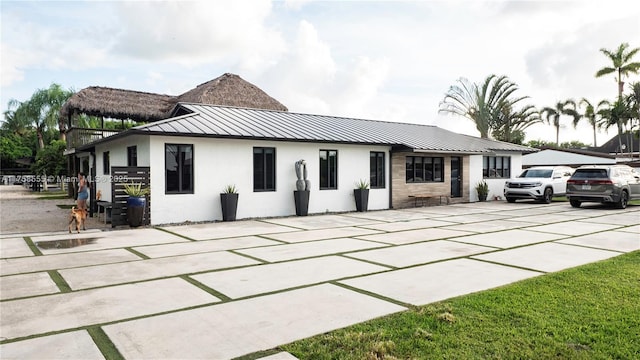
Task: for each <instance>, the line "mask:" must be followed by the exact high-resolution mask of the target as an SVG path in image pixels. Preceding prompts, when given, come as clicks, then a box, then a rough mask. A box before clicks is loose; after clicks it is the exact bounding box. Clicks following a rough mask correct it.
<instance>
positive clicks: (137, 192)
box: [124, 183, 150, 227]
mask: <svg viewBox="0 0 640 360" xmlns="http://www.w3.org/2000/svg"><path fill="white" fill-rule="evenodd" d="M124 192H125V193H126V194H127V195H129V198H128V199H127V222H128V223H129V226H131V227H138V226H140V225H142V220H143V218H144V209H145V205H146V203H147V195H149V192H150V191H149V188H148V187H142V184H141V183H126V184H124Z"/></svg>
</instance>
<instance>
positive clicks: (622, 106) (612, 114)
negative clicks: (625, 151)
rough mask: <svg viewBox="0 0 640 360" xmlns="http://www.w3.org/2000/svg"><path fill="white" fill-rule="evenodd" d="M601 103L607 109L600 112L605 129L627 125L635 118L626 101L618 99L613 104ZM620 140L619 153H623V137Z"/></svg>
mask: <svg viewBox="0 0 640 360" xmlns="http://www.w3.org/2000/svg"><path fill="white" fill-rule="evenodd" d="M601 103H602V104H603V105H606V107H605V108H603V109H601V110H599V111H598V114H599V115H600V116H602V118H603V119H604V120H605V122H604V123H603V127H604V128H605V129H609V128H610V127H611V126H614V125H615V126H619V127H621V126H622V125H621V124H624V123H626V122H627V121H628V120H629V119H631V118H632V117H633V116H634V114H633V111H632V109H631V108H629V107H628V106H627V104H626V103H625V102H624V99H618V100H616V101H615V102H614V103H613V104H612V103H610V102H609V101H606V100H604V101H602V102H601ZM618 140H619V141H620V144H619V147H618V151H619V152H622V141H621V140H622V139H621V137H618Z"/></svg>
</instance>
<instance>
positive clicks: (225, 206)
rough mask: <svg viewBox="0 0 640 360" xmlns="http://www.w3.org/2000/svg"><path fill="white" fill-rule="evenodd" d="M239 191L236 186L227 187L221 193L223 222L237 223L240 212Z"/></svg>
mask: <svg viewBox="0 0 640 360" xmlns="http://www.w3.org/2000/svg"><path fill="white" fill-rule="evenodd" d="M238 196H239V194H238V189H236V186H235V185H227V186H226V187H225V188H224V190H223V192H222V193H220V205H222V221H235V220H236V213H237V210H238Z"/></svg>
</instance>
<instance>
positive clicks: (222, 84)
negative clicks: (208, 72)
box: [178, 73, 288, 111]
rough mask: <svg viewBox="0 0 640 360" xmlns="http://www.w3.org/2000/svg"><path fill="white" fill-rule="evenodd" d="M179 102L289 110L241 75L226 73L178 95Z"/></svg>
mask: <svg viewBox="0 0 640 360" xmlns="http://www.w3.org/2000/svg"><path fill="white" fill-rule="evenodd" d="M178 101H179V102H190V103H197V104H208V105H224V106H234V107H244V108H252V109H262V110H279V111H287V110H288V109H287V107H286V106H284V105H282V104H281V103H280V102H279V101H278V100H276V99H274V98H272V97H271V96H269V95H267V93H265V92H264V91H262V90H260V88H258V87H257V86H255V85H253V84H251V83H249V82H247V81H245V80H243V79H242V78H240V76H238V75H235V74H229V73H226V74H224V75H222V76H220V77H218V78H216V79H213V80H211V81H207V82H206V83H203V84H200V85H198V86H197V87H196V88H195V89H192V90H189V91H187V92H186V93H184V94H182V95H180V96H178Z"/></svg>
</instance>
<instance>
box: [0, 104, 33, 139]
mask: <svg viewBox="0 0 640 360" xmlns="http://www.w3.org/2000/svg"><path fill="white" fill-rule="evenodd" d="M19 106H20V102H19V101H17V100H15V99H11V100H9V103H8V104H7V110H5V112H4V121H3V122H2V130H6V131H8V132H10V133H12V134H16V135H24V134H25V133H26V132H27V130H28V129H27V126H28V125H29V124H28V123H26V122H25V121H24V119H21V118H20V117H16V110H17V108H18V107H19Z"/></svg>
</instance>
